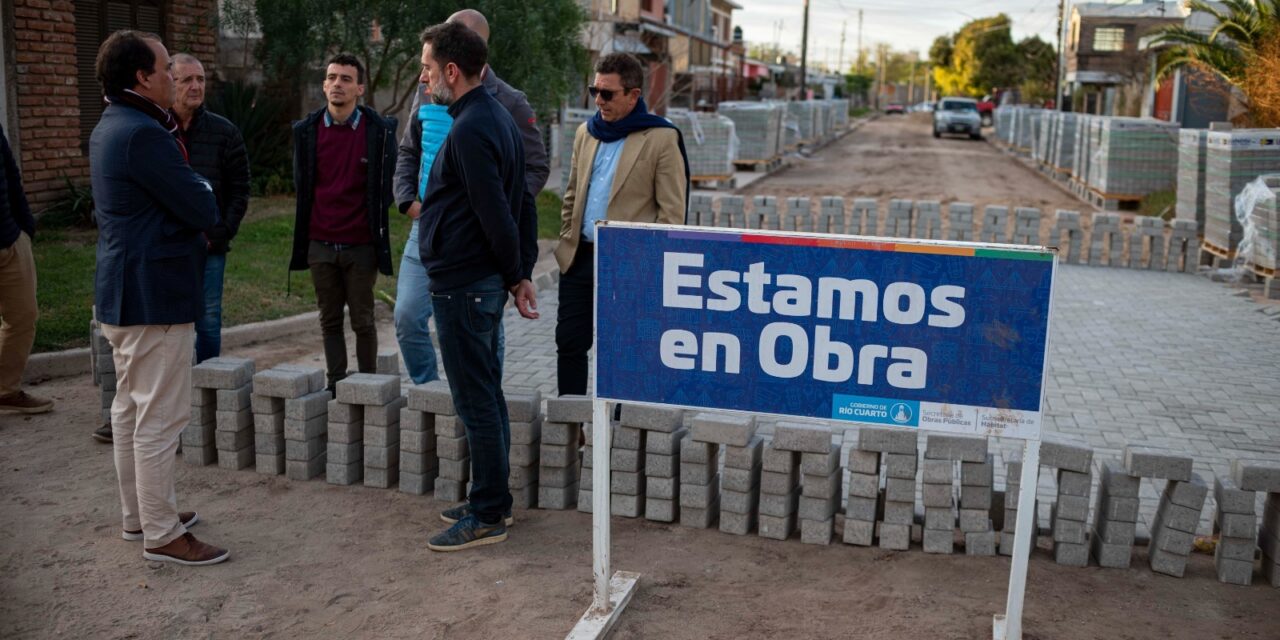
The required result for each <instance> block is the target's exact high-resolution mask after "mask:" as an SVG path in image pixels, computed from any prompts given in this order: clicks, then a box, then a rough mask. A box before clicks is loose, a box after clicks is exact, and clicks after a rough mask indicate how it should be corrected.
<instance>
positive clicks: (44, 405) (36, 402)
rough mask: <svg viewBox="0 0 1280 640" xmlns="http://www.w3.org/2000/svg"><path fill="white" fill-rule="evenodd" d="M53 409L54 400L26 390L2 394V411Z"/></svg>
mask: <svg viewBox="0 0 1280 640" xmlns="http://www.w3.org/2000/svg"><path fill="white" fill-rule="evenodd" d="M51 409H53V401H52V400H50V399H48V398H41V397H39V396H33V395H31V394H29V393H27V392H26V391H14V392H13V393H10V394H9V395H6V396H0V411H10V412H14V413H44V412H46V411H49V410H51Z"/></svg>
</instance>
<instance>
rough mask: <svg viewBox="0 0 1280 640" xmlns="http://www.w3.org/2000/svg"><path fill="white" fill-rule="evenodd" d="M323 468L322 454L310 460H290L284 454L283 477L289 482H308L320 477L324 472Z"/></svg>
mask: <svg viewBox="0 0 1280 640" xmlns="http://www.w3.org/2000/svg"><path fill="white" fill-rule="evenodd" d="M287 444H288V443H286V445H287ZM324 467H325V463H324V453H323V452H322V453H320V454H319V455H317V456H316V457H314V458H312V459H310V460H290V459H289V457H288V454H286V455H285V461H284V476H285V477H286V478H288V479H290V480H310V479H312V478H317V477H319V476H320V475H322V474H323V473H324V472H325V468H324Z"/></svg>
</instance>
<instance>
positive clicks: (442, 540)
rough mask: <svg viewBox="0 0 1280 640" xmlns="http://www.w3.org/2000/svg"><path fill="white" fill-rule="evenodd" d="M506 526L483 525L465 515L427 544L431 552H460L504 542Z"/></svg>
mask: <svg viewBox="0 0 1280 640" xmlns="http://www.w3.org/2000/svg"><path fill="white" fill-rule="evenodd" d="M506 540H507V526H506V525H505V524H502V523H501V522H499V523H497V524H484V523H482V522H480V520H478V519H476V517H475V516H474V515H472V514H467V515H466V516H465V517H463V518H462V519H461V520H459V521H458V522H457V523H456V524H454V525H453V526H452V527H449V530H448V531H445V532H444V533H440V534H437V535H436V536H435V537H433V538H431V540H430V541H429V542H427V548H428V549H430V550H432V551H462V550H463V549H470V548H471V547H479V546H483V545H486V544H497V543H499V542H506Z"/></svg>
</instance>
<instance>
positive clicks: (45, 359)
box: [22, 259, 560, 383]
mask: <svg viewBox="0 0 1280 640" xmlns="http://www.w3.org/2000/svg"><path fill="white" fill-rule="evenodd" d="M533 282H534V285H535V286H537V288H538V290H539V291H543V290H546V289H548V288H550V287H552V286H555V285H556V284H557V283H559V282H560V270H559V268H558V267H557V266H556V262H555V260H554V259H553V260H550V261H548V262H543V263H540V264H539V265H538V269H537V270H536V271H535V272H534V274H533ZM319 318H320V312H319V311H308V312H307V313H300V314H298V315H296V316H289V317H287V318H277V319H275V320H263V321H261V322H251V323H249V324H242V325H239V326H235V327H230V328H226V329H223V330H222V348H223V349H235V348H238V347H243V346H246V345H250V344H254V343H257V342H264V341H267V340H275V339H277V338H283V337H286V336H291V335H294V334H297V333H302V332H303V331H307V330H309V329H314V328H316V326H317V323H318V322H319ZM90 371H91V368H90V362H89V349H88V347H81V348H78V349H67V350H66V351H54V352H50V353H34V354H31V358H30V359H28V360H27V368H26V370H25V371H23V375H22V380H23V382H27V383H30V382H36V381H39V380H48V379H51V378H65V377H68V376H78V375H81V374H86V373H89V372H90Z"/></svg>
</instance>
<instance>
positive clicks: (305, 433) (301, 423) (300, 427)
mask: <svg viewBox="0 0 1280 640" xmlns="http://www.w3.org/2000/svg"><path fill="white" fill-rule="evenodd" d="M328 430H329V423H328V421H327V418H326V416H322V415H321V416H316V417H314V418H311V419H310V420H290V419H289V418H285V419H284V439H285V440H297V441H303V440H312V439H315V438H318V437H320V436H323V435H325V434H326V433H327V432H328Z"/></svg>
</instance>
